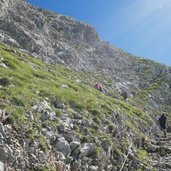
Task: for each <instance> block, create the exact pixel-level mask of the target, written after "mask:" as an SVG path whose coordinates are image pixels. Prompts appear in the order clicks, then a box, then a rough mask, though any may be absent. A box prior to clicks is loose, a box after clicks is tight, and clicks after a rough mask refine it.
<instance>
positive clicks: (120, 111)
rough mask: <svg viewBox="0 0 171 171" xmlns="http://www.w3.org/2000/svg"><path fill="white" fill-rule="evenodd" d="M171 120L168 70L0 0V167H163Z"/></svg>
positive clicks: (170, 155)
mask: <svg viewBox="0 0 171 171" xmlns="http://www.w3.org/2000/svg"><path fill="white" fill-rule="evenodd" d="M96 83H100V84H101V85H102V91H99V90H97V89H96V88H95V84H96ZM124 94H126V95H124ZM163 112H164V113H165V114H167V137H164V134H163V132H162V131H161V130H160V128H159V126H158V123H157V119H158V118H159V116H160V115H161V114H162V113H163ZM170 122H171V67H169V66H165V65H162V64H160V63H156V62H154V61H151V60H147V59H143V58H140V57H137V56H133V55H131V54H129V53H127V52H124V51H123V50H121V49H118V48H116V47H114V46H112V45H110V44H109V43H108V42H105V41H103V40H101V39H100V38H99V36H98V35H97V33H96V31H95V29H94V28H93V27H92V26H90V25H89V24H86V23H83V22H80V21H77V20H75V19H73V18H71V17H68V16H64V15H61V14H56V13H54V12H51V11H47V10H44V9H41V8H37V7H34V6H32V5H31V4H29V3H28V2H27V1H25V0H0V171H46V170H47V171H169V170H171V164H170V160H171V123H170Z"/></svg>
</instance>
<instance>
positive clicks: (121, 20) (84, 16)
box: [28, 0, 171, 66]
mask: <svg viewBox="0 0 171 171" xmlns="http://www.w3.org/2000/svg"><path fill="white" fill-rule="evenodd" d="M28 2H30V3H31V4H33V5H36V6H39V7H42V8H45V9H49V10H52V11H55V12H57V13H61V14H64V15H68V16H71V17H73V18H76V19H78V20H81V21H84V22H86V23H89V24H91V25H92V26H93V27H95V29H96V30H97V33H98V34H99V36H100V37H101V39H103V40H105V41H109V42H110V44H112V45H114V46H117V47H119V48H121V49H123V50H125V51H127V52H130V53H131V54H133V55H137V56H140V57H145V58H149V59H152V60H155V61H158V62H160V63H163V64H166V65H170V66H171V0H28Z"/></svg>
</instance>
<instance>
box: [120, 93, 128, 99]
mask: <svg viewBox="0 0 171 171" xmlns="http://www.w3.org/2000/svg"><path fill="white" fill-rule="evenodd" d="M121 96H122V97H123V98H124V100H125V101H127V100H128V93H127V92H126V91H124V92H123V93H122V94H121Z"/></svg>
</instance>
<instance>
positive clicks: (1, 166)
mask: <svg viewBox="0 0 171 171" xmlns="http://www.w3.org/2000/svg"><path fill="white" fill-rule="evenodd" d="M0 171H4V163H2V162H1V161H0Z"/></svg>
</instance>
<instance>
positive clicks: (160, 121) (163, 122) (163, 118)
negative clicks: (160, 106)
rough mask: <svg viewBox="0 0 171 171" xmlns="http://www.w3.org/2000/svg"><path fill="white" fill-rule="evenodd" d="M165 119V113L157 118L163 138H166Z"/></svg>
mask: <svg viewBox="0 0 171 171" xmlns="http://www.w3.org/2000/svg"><path fill="white" fill-rule="evenodd" d="M166 120H167V117H166V115H165V114H164V113H163V114H162V115H161V116H160V118H159V119H158V122H159V125H160V128H161V130H162V131H163V133H164V137H165V138H166Z"/></svg>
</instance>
